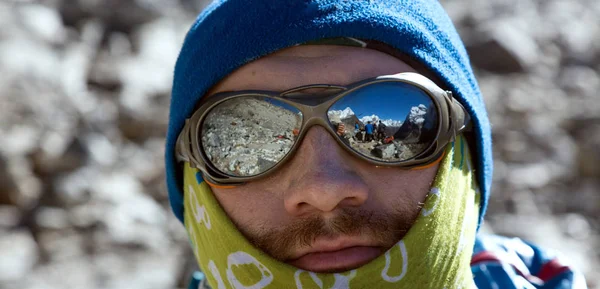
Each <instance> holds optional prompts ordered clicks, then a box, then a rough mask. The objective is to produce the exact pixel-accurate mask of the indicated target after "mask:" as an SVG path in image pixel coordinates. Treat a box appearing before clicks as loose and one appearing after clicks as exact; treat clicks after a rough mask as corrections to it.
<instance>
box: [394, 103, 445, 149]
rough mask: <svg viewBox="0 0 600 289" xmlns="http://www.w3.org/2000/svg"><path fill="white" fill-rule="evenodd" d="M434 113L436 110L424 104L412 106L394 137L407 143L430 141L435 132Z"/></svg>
mask: <svg viewBox="0 0 600 289" xmlns="http://www.w3.org/2000/svg"><path fill="white" fill-rule="evenodd" d="M433 113H434V110H432V109H428V108H427V106H425V105H424V104H419V105H418V106H413V107H411V108H410V112H409V113H408V114H407V115H406V119H405V120H404V122H403V123H402V126H400V128H399V129H398V130H397V131H396V132H395V133H394V139H395V140H400V141H402V142H403V143H407V144H411V143H424V142H429V140H431V138H432V137H434V134H435V131H434V127H435V116H434V115H433Z"/></svg>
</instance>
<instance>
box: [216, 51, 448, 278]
mask: <svg viewBox="0 0 600 289" xmlns="http://www.w3.org/2000/svg"><path fill="white" fill-rule="evenodd" d="M324 67H327V69H324ZM407 71H411V72H414V69H412V68H411V67H410V66H408V65H407V64H406V63H404V62H403V61H401V60H399V59H396V58H394V57H391V56H389V55H387V54H384V53H381V52H378V51H375V50H369V49H364V48H356V47H341V46H324V45H319V46H297V47H293V48H289V49H284V50H282V51H279V52H277V53H274V54H272V55H270V56H267V57H263V58H261V59H258V60H256V61H253V62H251V63H249V64H247V65H245V66H243V67H241V68H240V69H238V70H236V71H234V72H233V73H231V74H230V75H229V76H228V77H226V78H225V79H223V80H222V81H221V82H220V83H218V84H217V85H215V86H214V87H213V89H212V90H211V93H216V92H221V91H236V90H245V89H259V90H271V91H283V90H286V89H289V88H293V87H297V86H301V85H306V84H315V83H320V84H323V83H328V84H337V85H346V84H349V83H352V82H356V81H359V80H362V79H365V78H370V77H376V76H379V75H386V74H395V73H400V72H407ZM209 97H210V96H209ZM437 169H438V165H437V164H436V165H435V166H432V167H430V168H426V169H422V170H404V169H401V168H390V167H376V166H373V165H371V164H369V163H367V162H366V161H364V160H361V159H359V158H356V157H354V156H352V155H351V154H350V153H349V152H348V151H346V150H345V149H343V148H342V147H340V146H339V144H338V143H337V142H336V140H335V139H334V137H333V136H332V135H330V134H329V133H328V132H327V131H326V130H325V129H324V128H322V127H319V126H314V127H311V128H310V129H309V131H308V132H307V134H306V136H305V138H304V140H303V142H302V143H301V144H300V147H299V148H298V150H297V151H296V153H295V155H294V156H293V157H292V158H291V159H290V160H288V162H287V163H285V164H284V165H282V166H281V167H280V168H279V169H278V170H277V171H276V172H274V173H272V174H271V175H269V176H267V177H265V178H262V179H260V180H256V181H253V182H249V183H247V184H245V185H242V186H238V187H235V188H232V189H219V188H213V189H212V190H213V192H214V195H215V197H216V198H217V200H218V201H219V203H220V204H221V207H223V209H224V210H225V212H226V213H227V215H228V216H229V217H230V219H231V220H232V221H233V223H234V224H235V225H236V227H237V228H238V229H239V230H240V232H241V233H242V234H243V235H244V236H246V238H247V239H248V240H249V241H250V242H252V243H253V244H254V245H255V246H256V247H257V248H259V249H262V250H263V251H264V252H266V253H267V254H269V255H271V256H272V257H274V258H276V259H278V260H281V261H289V258H291V257H292V256H297V255H298V254H299V253H301V252H303V251H306V250H307V249H309V248H310V247H311V246H312V243H313V242H314V240H315V239H317V238H325V237H329V238H335V237H339V236H343V235H347V236H353V237H356V238H359V239H360V240H363V241H364V240H367V241H368V243H369V245H370V246H374V247H378V248H381V249H382V253H384V252H385V250H387V249H389V248H391V247H392V246H393V245H394V244H395V243H397V242H398V241H399V240H400V239H401V238H402V237H403V236H404V235H405V234H406V232H407V231H408V229H409V228H410V227H411V226H412V224H413V222H414V220H415V219H416V218H417V216H418V214H419V212H420V209H421V207H422V205H423V202H424V200H425V197H426V195H427V194H428V192H429V188H430V186H431V184H432V182H433V179H434V177H435V175H436V172H437ZM346 269H349V268H346ZM350 269H351V268H350Z"/></svg>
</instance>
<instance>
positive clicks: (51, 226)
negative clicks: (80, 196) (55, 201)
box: [35, 207, 70, 230]
mask: <svg viewBox="0 0 600 289" xmlns="http://www.w3.org/2000/svg"><path fill="white" fill-rule="evenodd" d="M35 222H36V224H37V225H38V226H39V227H40V228H41V229H46V230H60V229H66V228H68V227H70V224H69V218H68V215H67V212H66V211H65V210H64V209H60V208H50V207H40V208H38V209H37V210H36V215H35Z"/></svg>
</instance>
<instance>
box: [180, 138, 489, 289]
mask: <svg viewBox="0 0 600 289" xmlns="http://www.w3.org/2000/svg"><path fill="white" fill-rule="evenodd" d="M196 174H199V172H198V171H197V170H196V169H193V168H190V167H189V165H188V164H186V166H185V172H184V175H185V176H184V183H185V188H184V191H185V225H186V229H187V231H188V234H189V237H190V242H191V244H192V247H193V249H194V254H195V255H196V259H197V261H198V263H199V265H200V268H201V269H202V271H204V272H205V274H206V276H207V278H208V283H209V284H210V285H211V287H212V288H214V289H225V288H235V289H240V288H252V289H261V288H276V289H288V288H304V289H308V288H336V289H344V288H352V289H355V288H381V289H385V288H418V289H427V288H439V289H442V288H444V289H446V288H448V289H449V288H476V287H475V284H474V282H473V277H472V274H471V269H470V265H469V264H470V260H471V254H472V251H473V243H474V240H475V231H476V227H477V219H478V212H479V193H478V190H477V186H476V184H475V182H474V177H473V171H472V169H471V160H470V155H469V152H468V149H467V145H466V143H465V141H464V139H463V138H462V137H460V138H458V139H457V141H456V142H455V143H453V144H450V145H448V148H447V149H446V153H445V156H444V158H443V160H442V161H441V163H440V167H439V170H438V173H437V176H436V177H435V180H434V183H433V185H432V187H431V191H430V192H429V194H428V196H427V198H426V201H425V205H424V206H423V208H422V209H421V212H420V215H419V216H418V217H417V220H416V221H415V223H414V224H413V226H412V227H411V228H410V230H409V231H408V233H407V234H406V235H405V236H404V238H403V239H402V240H401V241H399V242H398V243H396V245H394V246H393V247H392V248H391V249H389V250H388V251H387V252H386V253H385V254H383V255H381V256H379V257H377V258H376V259H375V260H373V261H371V262H370V263H368V264H366V265H364V266H362V267H360V268H358V269H354V270H350V271H347V272H343V273H331V274H322V273H314V272H308V271H304V270H301V269H298V268H296V267H293V266H291V265H289V264H286V263H283V262H280V261H278V260H275V259H273V258H272V257H270V256H269V255H267V254H265V253H264V252H263V251H261V250H260V249H258V248H256V247H254V246H253V245H252V244H251V243H250V242H249V241H248V240H247V239H246V238H245V237H244V236H243V235H242V234H241V233H240V232H239V231H238V230H237V228H236V227H235V225H234V224H233V223H232V221H231V220H230V219H229V217H228V216H227V215H226V213H225V212H224V211H223V209H222V208H221V206H220V205H219V203H218V202H217V200H216V199H215V197H214V196H213V194H212V192H211V189H210V187H209V186H208V185H207V184H206V183H204V182H202V183H198V182H197V178H196Z"/></svg>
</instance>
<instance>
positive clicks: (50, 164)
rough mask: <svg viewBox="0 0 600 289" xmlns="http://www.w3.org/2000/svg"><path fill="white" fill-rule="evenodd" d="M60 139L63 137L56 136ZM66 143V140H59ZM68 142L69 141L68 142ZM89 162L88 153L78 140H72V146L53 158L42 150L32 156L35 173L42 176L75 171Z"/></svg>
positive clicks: (68, 146)
mask: <svg viewBox="0 0 600 289" xmlns="http://www.w3.org/2000/svg"><path fill="white" fill-rule="evenodd" d="M56 136H57V137H58V138H60V137H61V136H59V135H56ZM58 141H60V142H65V140H64V139H59V140H58ZM67 142H68V141H67ZM86 160H87V151H86V150H85V147H84V146H83V144H82V143H81V141H80V140H79V139H78V138H72V139H71V140H70V144H67V145H66V148H65V149H64V151H63V152H62V153H60V155H56V156H52V155H50V154H48V153H45V152H44V151H42V150H39V151H36V152H35V153H33V154H32V161H33V166H34V169H35V171H36V172H37V173H38V174H41V175H51V174H60V173H65V172H70V171H73V170H75V169H77V168H79V167H81V166H83V165H84V164H85V162H86Z"/></svg>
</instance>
